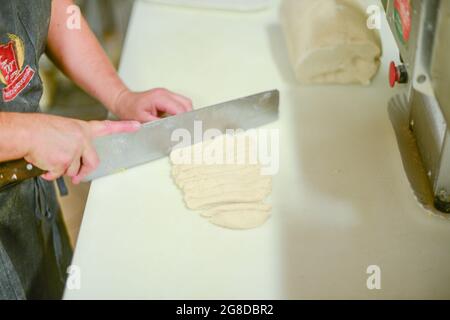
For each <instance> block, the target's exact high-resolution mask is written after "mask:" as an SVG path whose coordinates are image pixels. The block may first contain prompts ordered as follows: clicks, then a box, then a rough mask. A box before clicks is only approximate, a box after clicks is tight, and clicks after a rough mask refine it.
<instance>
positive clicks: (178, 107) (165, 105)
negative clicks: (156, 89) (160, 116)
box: [157, 97, 185, 115]
mask: <svg viewBox="0 0 450 320" xmlns="http://www.w3.org/2000/svg"><path fill="white" fill-rule="evenodd" d="M157 109H158V110H159V111H163V112H166V113H168V114H172V115H174V114H179V113H183V112H184V111H185V110H184V107H183V105H182V104H181V103H180V102H179V101H178V100H175V99H173V98H169V97H168V98H162V99H160V100H159V103H158V106H157Z"/></svg>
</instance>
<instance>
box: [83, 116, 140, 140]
mask: <svg viewBox="0 0 450 320" xmlns="http://www.w3.org/2000/svg"><path fill="white" fill-rule="evenodd" d="M89 127H90V129H91V135H92V136H93V137H100V136H107V135H110V134H114V133H123V132H134V131H136V130H138V129H139V128H140V127H141V124H140V123H139V121H109V120H106V121H90V122H89Z"/></svg>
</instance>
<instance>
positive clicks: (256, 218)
mask: <svg viewBox="0 0 450 320" xmlns="http://www.w3.org/2000/svg"><path fill="white" fill-rule="evenodd" d="M234 139H237V138H236V136H221V137H217V138H215V139H214V141H211V140H210V141H207V142H205V143H203V144H202V143H200V144H196V145H194V146H190V147H187V148H180V149H176V150H174V151H173V152H172V153H171V155H170V160H171V163H172V177H173V179H174V181H175V184H176V185H177V186H178V187H179V188H180V189H181V190H182V191H183V193H184V197H183V199H184V202H185V204H186V206H187V207H188V208H189V209H192V210H202V212H201V216H202V217H204V218H206V219H207V220H208V221H209V222H211V223H212V224H214V225H217V226H220V227H224V228H230V229H250V228H256V227H258V226H260V225H262V224H264V223H265V222H266V221H267V219H268V218H269V217H270V211H271V206H270V205H268V204H265V203H264V202H263V201H264V200H265V199H266V198H267V197H268V196H269V195H270V193H271V189H272V178H271V177H270V176H264V175H262V174H261V165H260V164H258V163H257V162H256V163H254V162H252V161H251V160H252V159H254V158H253V155H251V153H252V152H256V148H255V145H253V144H252V143H254V140H252V139H251V138H248V139H247V140H246V143H245V144H244V147H242V146H243V145H242V144H241V145H240V146H237V147H234V148H232V150H233V153H234V154H233V155H232V156H229V158H228V159H234V160H235V161H237V159H245V162H244V163H242V162H235V163H233V164H230V163H228V164H224V163H223V162H221V163H219V164H210V163H209V164H201V163H200V164H199V163H193V157H194V156H193V153H194V152H202V151H203V150H206V149H203V147H205V148H209V149H210V148H211V146H217V145H220V143H222V142H223V150H220V151H221V152H219V153H222V152H223V154H224V156H225V157H226V156H227V154H226V150H229V149H225V146H226V144H225V143H228V142H230V140H231V142H232V141H233V140H234ZM209 149H208V150H209ZM241 153H243V154H244V155H245V156H242V154H241ZM186 154H187V155H190V156H189V157H187V158H184V159H185V160H186V159H187V161H185V162H183V161H180V159H183V157H184V156H185V155H186Z"/></svg>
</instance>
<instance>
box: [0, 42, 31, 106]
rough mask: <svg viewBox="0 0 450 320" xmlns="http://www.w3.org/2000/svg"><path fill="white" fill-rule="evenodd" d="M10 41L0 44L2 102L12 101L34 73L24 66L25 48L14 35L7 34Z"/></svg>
mask: <svg viewBox="0 0 450 320" xmlns="http://www.w3.org/2000/svg"><path fill="white" fill-rule="evenodd" d="M8 37H9V39H10V41H9V42H8V43H7V44H0V81H1V82H2V83H3V84H4V85H5V87H4V88H3V89H2V94H3V101H5V102H9V101H12V100H14V99H15V98H16V97H17V96H18V95H19V94H20V93H21V92H22V90H23V89H25V87H26V86H27V85H28V84H29V83H30V81H31V79H33V77H34V74H35V71H34V70H33V69H32V68H31V67H30V66H28V65H27V66H26V67H25V68H23V63H24V61H25V46H24V44H23V41H22V40H21V39H20V38H19V37H18V36H16V35H14V34H8Z"/></svg>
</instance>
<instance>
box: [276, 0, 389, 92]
mask: <svg viewBox="0 0 450 320" xmlns="http://www.w3.org/2000/svg"><path fill="white" fill-rule="evenodd" d="M367 19H368V17H367V16H366V15H365V12H364V11H363V9H362V8H361V7H360V6H359V2H358V1H357V0H284V1H283V5H282V10H281V22H282V26H283V30H284V34H285V38H286V43H287V47H288V51H289V56H290V60H291V63H292V65H293V68H294V71H295V75H296V77H297V80H298V81H299V82H301V83H303V84H349V83H360V84H369V83H370V80H371V79H372V77H373V76H374V75H375V74H376V73H377V71H378V67H379V64H380V56H381V41H380V39H379V35H378V34H377V33H376V32H375V31H374V30H371V29H369V28H368V27H367Z"/></svg>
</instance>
